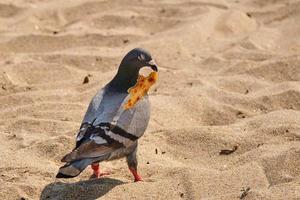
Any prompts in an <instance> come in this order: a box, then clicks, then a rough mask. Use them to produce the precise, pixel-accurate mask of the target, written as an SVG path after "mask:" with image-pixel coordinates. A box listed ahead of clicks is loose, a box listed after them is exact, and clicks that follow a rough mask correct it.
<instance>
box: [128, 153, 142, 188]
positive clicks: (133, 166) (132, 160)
mask: <svg viewBox="0 0 300 200" xmlns="http://www.w3.org/2000/svg"><path fill="white" fill-rule="evenodd" d="M136 152H137V148H135V149H134V151H133V152H131V153H130V154H129V155H128V156H127V157H126V160H127V164H128V167H129V170H130V171H131V173H132V175H133V176H134V182H137V181H142V177H141V176H140V175H139V174H138V172H137V164H138V162H137V158H136Z"/></svg>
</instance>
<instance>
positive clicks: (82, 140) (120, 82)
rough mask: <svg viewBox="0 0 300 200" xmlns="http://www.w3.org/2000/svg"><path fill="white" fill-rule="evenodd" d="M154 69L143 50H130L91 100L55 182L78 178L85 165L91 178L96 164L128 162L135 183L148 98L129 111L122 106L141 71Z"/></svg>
mask: <svg viewBox="0 0 300 200" xmlns="http://www.w3.org/2000/svg"><path fill="white" fill-rule="evenodd" d="M145 66H148V67H151V69H152V70H154V71H157V66H156V64H155V62H154V61H153V60H152V58H151V55H150V54H149V53H148V52H147V51H146V50H144V49H140V48H136V49H133V50H131V51H130V52H129V53H128V54H127V55H126V56H125V57H124V58H123V60H122V62H121V64H120V66H119V69H118V72H117V74H116V76H115V77H114V78H113V79H112V80H111V81H110V82H109V83H108V84H107V85H106V86H104V88H102V89H101V90H100V91H99V92H98V93H97V94H96V95H95V96H94V97H93V99H92V101H91V103H90V105H89V107H88V109H87V112H86V114H85V116H84V119H83V121H82V124H81V126H80V129H79V132H78V135H77V138H76V147H75V148H74V149H73V151H72V152H71V153H69V154H67V155H65V156H64V157H63V158H62V162H65V163H66V164H65V165H64V166H62V167H61V168H60V169H59V172H58V173H57V175H56V177H57V178H72V177H76V176H78V175H79V174H80V173H81V172H82V171H83V170H84V169H85V168H86V167H87V166H88V165H91V167H92V169H93V175H94V176H96V177H99V176H101V175H104V174H106V173H101V172H100V169H99V162H101V161H108V160H113V159H118V158H122V157H126V158H127V164H128V167H129V170H130V171H131V173H132V174H133V176H134V180H135V181H140V180H141V177H140V176H139V174H138V173H137V164H138V162H137V155H136V153H137V146H138V139H139V138H140V137H141V136H142V135H143V134H144V132H145V130H146V128H147V126H148V122H149V118H150V102H149V100H148V95H145V96H144V97H143V98H142V99H141V100H139V101H138V102H137V103H136V105H135V106H134V107H132V108H130V109H124V104H125V103H126V102H127V101H128V99H129V98H130V95H129V94H128V89H129V88H130V87H132V86H134V85H135V84H136V82H137V79H138V76H139V70H140V69H141V68H142V67H145Z"/></svg>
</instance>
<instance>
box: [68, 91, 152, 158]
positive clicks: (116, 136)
mask: <svg viewBox="0 0 300 200" xmlns="http://www.w3.org/2000/svg"><path fill="white" fill-rule="evenodd" d="M128 99H129V95H128V93H125V92H124V93H120V92H114V91H109V90H107V89H106V88H104V89H102V90H100V91H99V92H98V93H97V94H96V95H95V96H94V98H93V99H92V101H91V103H90V105H89V107H88V109H87V112H86V114H85V117H84V119H83V123H82V125H81V128H80V130H79V133H78V135H77V138H76V140H77V142H76V147H75V149H74V150H73V151H72V152H71V153H69V154H67V155H66V156H65V157H64V158H63V159H62V161H63V162H71V161H74V160H79V159H83V158H95V157H100V156H103V155H107V154H113V152H114V151H116V150H118V149H120V148H124V147H129V146H131V145H133V144H135V142H136V140H137V139H138V138H140V137H141V136H142V135H143V133H144V132H145V130H146V128H147V125H148V122H149V118H150V104H149V100H148V96H147V95H146V96H145V97H144V98H143V99H141V100H140V101H139V102H138V103H137V104H136V105H135V106H134V107H132V108H130V109H125V108H124V104H125V103H126V102H127V100H128Z"/></svg>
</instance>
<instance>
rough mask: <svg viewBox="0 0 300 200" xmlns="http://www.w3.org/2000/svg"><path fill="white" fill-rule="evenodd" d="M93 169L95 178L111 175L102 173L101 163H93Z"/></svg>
mask: <svg viewBox="0 0 300 200" xmlns="http://www.w3.org/2000/svg"><path fill="white" fill-rule="evenodd" d="M91 168H92V169H93V175H92V177H94V178H99V177H101V176H106V175H109V174H110V173H109V172H100V168H99V163H93V164H91Z"/></svg>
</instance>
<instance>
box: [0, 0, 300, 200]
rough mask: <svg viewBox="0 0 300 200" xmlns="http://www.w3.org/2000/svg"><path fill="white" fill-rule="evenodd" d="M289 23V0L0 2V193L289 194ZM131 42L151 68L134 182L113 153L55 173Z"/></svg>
mask: <svg viewBox="0 0 300 200" xmlns="http://www.w3.org/2000/svg"><path fill="white" fill-rule="evenodd" d="M299 21H300V1H299V0H298V1H288V0H243V1H242V0H228V1H225V0H206V1H179V0H162V1H155V0H151V1H146V0H118V1H117V0H106V1H96V0H90V1H89V0H72V1H61V0H53V1H46V0H1V1H0V119H1V120H0V199H8V200H10V199H97V198H100V199H164V200H166V199H172V200H173V199H195V200H198V199H205V200H219V199H222V200H225V199H226V200H233V199H239V198H240V197H241V195H242V194H243V193H244V194H243V196H244V198H243V199H246V200H253V199H264V200H269V199H270V200H273V199H276V200H277V199H278V200H279V199H284V200H286V199H289V200H291V199H300V111H299V110H300V23H299ZM135 47H143V48H146V49H148V50H149V51H150V52H151V53H152V56H153V57H154V58H155V59H156V61H157V63H158V64H159V66H160V68H159V81H158V83H157V84H156V85H155V86H154V87H153V88H152V89H151V91H150V94H149V95H150V100H151V103H152V116H151V120H150V123H149V126H148V129H147V131H146V133H145V135H144V136H143V137H142V139H141V140H140V146H139V151H138V156H139V171H140V173H141V175H142V177H143V179H144V181H143V182H138V183H134V182H133V178H132V176H131V174H130V172H129V170H128V168H127V164H126V160H124V159H121V160H116V161H112V162H104V163H101V168H102V169H103V170H107V171H110V172H111V175H110V176H107V177H103V178H100V179H97V180H95V179H94V180H89V178H90V175H91V173H92V171H91V169H90V168H88V169H86V170H85V171H84V172H83V173H82V174H81V175H80V176H78V177H76V178H74V179H68V180H66V179H59V180H58V179H56V178H55V175H56V173H57V171H58V168H59V167H60V166H61V165H62V163H61V162H60V159H61V157H62V156H63V155H65V154H66V153H67V152H69V151H70V150H71V149H72V148H73V147H74V143H75V136H76V134H77V130H78V128H79V126H80V123H81V120H82V117H83V115H84V113H85V111H86V108H87V106H88V103H89V101H90V100H91V98H92V97H93V95H94V94H95V93H96V92H97V90H99V89H100V88H101V87H102V86H104V84H105V83H107V82H108V81H109V80H111V79H112V77H113V76H114V74H115V73H116V69H117V67H118V64H119V63H120V60H121V59H122V57H123V56H124V55H125V54H126V53H127V52H128V51H129V50H131V49H132V48H135ZM85 77H88V80H89V81H88V83H86V84H83V81H84V79H85ZM232 149H236V150H235V151H234V152H231V151H230V150H232ZM222 150H227V151H222ZM221 152H223V153H221ZM220 153H221V155H220ZM222 154H226V155H222ZM227 154H228V155H227ZM242 190H244V191H248V192H243V191H242Z"/></svg>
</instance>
